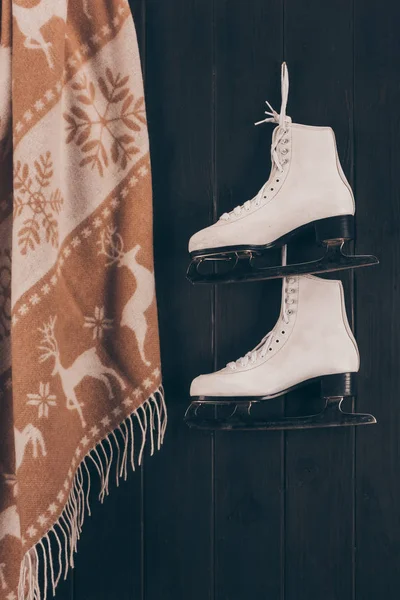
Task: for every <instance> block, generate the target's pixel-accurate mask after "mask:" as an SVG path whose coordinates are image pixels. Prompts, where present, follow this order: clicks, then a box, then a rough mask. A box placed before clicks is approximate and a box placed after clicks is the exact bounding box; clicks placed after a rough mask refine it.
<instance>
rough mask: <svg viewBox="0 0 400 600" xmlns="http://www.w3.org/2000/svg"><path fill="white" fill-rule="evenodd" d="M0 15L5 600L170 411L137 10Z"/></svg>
mask: <svg viewBox="0 0 400 600" xmlns="http://www.w3.org/2000/svg"><path fill="white" fill-rule="evenodd" d="M0 6H1V47H0V84H1V85H0V598H1V600H16V599H18V600H26V599H28V600H38V599H45V598H46V597H47V596H48V595H49V594H50V593H51V592H54V590H55V588H56V586H57V583H58V581H59V580H60V578H64V577H65V576H66V573H67V571H68V568H69V567H70V566H73V555H74V552H75V550H76V546H77V540H78V538H79V536H80V532H81V528H82V524H83V520H84V516H85V514H86V513H87V512H88V510H89V490H90V483H92V488H93V486H94V484H95V482H94V481H93V476H94V474H95V475H96V477H97V476H98V479H99V490H100V500H103V498H104V497H105V495H107V494H108V491H109V486H110V485H111V484H112V483H113V482H114V483H115V481H116V480H117V482H118V479H119V478H120V477H123V478H126V476H127V472H128V468H132V469H135V466H137V465H140V464H141V462H142V457H143V454H144V449H145V444H146V442H147V443H148V446H149V451H150V452H151V453H153V451H154V450H155V449H157V448H159V447H160V445H161V443H162V441H163V436H164V432H165V427H166V409H165V404H164V399H163V391H162V387H161V373H160V357H159V342H158V327H157V308H156V299H155V286H154V275H153V241H152V196H151V176H150V162H149V145H148V137H147V127H146V116H145V106H144V99H143V84H142V75H141V68H140V61H139V54H138V49H137V42H136V34H135V28H134V23H133V20H132V15H131V12H130V8H129V4H128V2H127V1H126V0H0ZM91 478H92V482H90V479H91ZM93 576H94V575H93Z"/></svg>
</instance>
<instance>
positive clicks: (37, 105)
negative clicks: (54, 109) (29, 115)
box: [34, 100, 44, 110]
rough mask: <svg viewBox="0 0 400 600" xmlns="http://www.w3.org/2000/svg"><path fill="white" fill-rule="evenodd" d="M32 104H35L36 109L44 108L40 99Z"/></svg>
mask: <svg viewBox="0 0 400 600" xmlns="http://www.w3.org/2000/svg"><path fill="white" fill-rule="evenodd" d="M34 106H35V108H36V110H43V109H44V104H43V101H42V100H37V101H36V102H35V105H34Z"/></svg>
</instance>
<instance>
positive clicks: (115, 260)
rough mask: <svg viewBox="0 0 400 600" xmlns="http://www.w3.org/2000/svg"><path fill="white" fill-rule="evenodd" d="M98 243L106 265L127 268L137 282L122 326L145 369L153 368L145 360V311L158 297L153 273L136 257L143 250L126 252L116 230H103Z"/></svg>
mask: <svg viewBox="0 0 400 600" xmlns="http://www.w3.org/2000/svg"><path fill="white" fill-rule="evenodd" d="M98 244H99V246H100V251H99V254H104V255H105V256H106V257H107V258H108V259H109V261H108V262H107V263H106V266H110V265H114V264H116V265H117V266H118V267H127V268H128V269H129V270H130V272H131V273H132V275H133V276H134V277H135V279H136V290H135V292H134V294H133V296H131V298H130V299H129V300H128V302H127V304H126V305H125V307H124V309H123V311H122V318H121V327H124V326H126V327H129V329H131V330H132V331H133V333H134V334H135V336H136V341H137V344H138V347H139V352H140V356H141V358H142V361H143V362H144V364H145V365H146V366H150V364H151V363H150V362H149V361H148V360H147V359H146V356H145V352H144V345H145V341H146V334H147V329H148V325H147V319H146V316H145V312H146V310H147V309H148V308H149V307H150V306H151V304H152V302H153V300H154V296H155V285H154V274H153V273H152V272H151V271H149V269H146V267H144V266H143V265H141V264H139V263H138V262H137V260H136V255H137V254H138V252H139V251H140V249H141V247H140V246H139V245H136V246H135V247H134V248H132V249H131V250H128V251H127V252H125V251H124V243H123V240H122V237H121V235H120V234H119V233H117V229H116V228H113V227H107V229H106V230H104V231H102V233H101V237H100V241H99V242H98Z"/></svg>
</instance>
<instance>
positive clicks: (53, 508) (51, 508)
mask: <svg viewBox="0 0 400 600" xmlns="http://www.w3.org/2000/svg"><path fill="white" fill-rule="evenodd" d="M47 510H48V511H49V513H50V514H51V515H55V514H56V512H57V504H54V502H52V504H50V506H49V508H48V509H47Z"/></svg>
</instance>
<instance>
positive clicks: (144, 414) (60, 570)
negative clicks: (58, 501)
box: [18, 386, 167, 600]
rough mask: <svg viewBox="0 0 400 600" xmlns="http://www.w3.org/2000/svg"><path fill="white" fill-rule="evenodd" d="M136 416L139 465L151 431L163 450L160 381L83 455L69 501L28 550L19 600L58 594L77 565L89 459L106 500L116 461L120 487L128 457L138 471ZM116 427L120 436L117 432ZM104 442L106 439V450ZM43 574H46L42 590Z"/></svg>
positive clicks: (39, 599) (87, 507)
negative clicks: (57, 591) (56, 519)
mask: <svg viewBox="0 0 400 600" xmlns="http://www.w3.org/2000/svg"><path fill="white" fill-rule="evenodd" d="M135 421H136V423H137V424H138V425H139V427H140V433H141V445H140V450H139V454H138V456H137V464H138V465H141V464H142V462H143V454H144V449H145V445H146V441H147V438H148V434H149V437H150V454H151V455H153V454H154V450H155V447H157V449H158V450H159V449H160V448H161V446H162V444H163V442H164V436H165V430H166V427H167V408H166V405H165V400H164V389H163V387H162V386H160V388H159V389H158V390H157V391H156V392H155V393H154V394H152V395H151V396H150V398H148V399H147V400H146V401H145V402H144V403H143V404H142V405H141V406H139V407H138V408H137V409H136V410H135V411H134V412H133V413H132V414H131V415H129V417H127V418H126V419H125V421H123V422H122V423H121V425H119V426H118V427H117V429H115V430H114V431H112V432H111V433H110V434H109V435H108V436H107V437H106V438H105V439H103V440H102V441H101V442H99V443H98V444H97V446H95V447H94V448H93V449H92V450H91V451H90V452H89V453H88V454H87V455H86V456H85V457H84V458H83V460H82V461H81V463H80V465H79V467H78V469H77V470H76V473H75V476H74V479H73V482H72V486H71V490H70V493H69V497H68V500H67V503H66V505H65V506H64V510H63V512H62V513H61V515H60V517H59V519H58V521H57V522H56V523H55V524H54V525H53V527H52V528H51V529H50V530H49V531H48V532H47V533H46V534H45V535H44V536H43V538H42V539H41V540H39V541H38V542H37V544H36V545H35V546H34V547H33V548H30V549H29V550H28V551H27V552H26V554H25V555H24V557H23V559H22V562H21V569H20V577H19V584H18V600H47V595H48V592H49V588H50V589H51V593H52V595H53V596H54V595H55V590H56V588H57V585H58V583H59V581H60V579H61V577H62V576H64V579H66V578H67V575H68V571H69V568H70V567H71V568H73V567H74V554H75V552H76V551H77V544H78V540H79V538H80V535H81V533H82V527H83V522H84V519H85V516H86V514H88V515H89V516H90V514H91V513H90V505H89V493H90V488H91V474H90V471H89V469H88V465H87V461H89V460H90V461H92V462H93V464H94V466H95V468H96V471H97V473H98V475H99V480H100V492H99V500H100V502H103V501H104V498H105V496H108V494H109V479H110V473H111V468H112V467H113V466H115V471H116V473H115V474H116V484H117V486H118V485H119V480H120V479H121V478H123V479H124V480H126V479H127V476H128V457H129V458H130V463H131V468H132V470H133V471H135V468H136V466H135V451H136V450H137V448H138V446H135V430H134V422H135ZM117 432H118V433H119V437H120V439H119V437H118V436H117V435H116V434H117ZM155 435H156V436H157V441H156V442H155V439H154V438H155ZM105 443H107V444H108V449H109V451H108V453H107V452H106V448H105V446H104V444H105ZM100 452H101V453H100ZM39 573H41V576H40V574H39ZM40 577H42V579H43V585H42V589H41V585H40V581H39V580H40Z"/></svg>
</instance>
